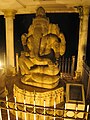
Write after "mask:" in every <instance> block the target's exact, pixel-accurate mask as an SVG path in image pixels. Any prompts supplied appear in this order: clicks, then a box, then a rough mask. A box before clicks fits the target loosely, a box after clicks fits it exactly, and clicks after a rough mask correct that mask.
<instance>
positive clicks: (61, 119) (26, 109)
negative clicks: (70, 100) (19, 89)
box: [0, 96, 90, 120]
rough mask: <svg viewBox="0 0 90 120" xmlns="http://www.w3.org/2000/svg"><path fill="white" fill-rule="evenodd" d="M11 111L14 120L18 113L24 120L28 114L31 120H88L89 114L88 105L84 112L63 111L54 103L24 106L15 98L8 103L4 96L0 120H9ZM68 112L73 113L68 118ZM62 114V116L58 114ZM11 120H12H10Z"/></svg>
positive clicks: (0, 105)
mask: <svg viewBox="0 0 90 120" xmlns="http://www.w3.org/2000/svg"><path fill="white" fill-rule="evenodd" d="M11 106H12V107H11ZM2 110H3V111H6V116H7V117H6V118H7V119H4V117H5V116H4V117H3V114H2ZM11 111H14V112H15V114H14V118H15V120H19V116H18V113H19V112H21V113H22V114H23V116H24V120H28V119H27V115H28V114H33V120H37V119H36V116H37V115H39V116H42V117H43V120H46V118H47V117H50V118H52V120H66V119H73V120H74V119H75V120H76V119H79V120H89V119H88V115H90V112H89V105H87V106H86V110H85V111H80V110H77V108H76V110H70V109H65V108H60V107H57V105H56V103H55V102H54V105H53V106H52V107H46V106H45V101H44V105H43V106H38V105H35V101H34V104H33V105H32V104H26V102H25V100H24V102H23V103H19V102H17V101H16V97H15V98H14V101H13V102H12V101H9V100H8V97H7V96H6V100H0V120H10V119H11V113H12V112H11ZM68 111H69V112H70V111H72V112H73V116H72V117H69V116H68ZM79 112H82V113H84V116H83V118H78V113H79ZM59 113H62V114H59ZM11 120H12V119H11ZM13 120H14V119H13ZM48 120H49V119H48Z"/></svg>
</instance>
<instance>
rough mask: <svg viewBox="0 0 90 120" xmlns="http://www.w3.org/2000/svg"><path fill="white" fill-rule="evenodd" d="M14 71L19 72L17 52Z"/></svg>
mask: <svg viewBox="0 0 90 120" xmlns="http://www.w3.org/2000/svg"><path fill="white" fill-rule="evenodd" d="M16 72H17V73H18V72H19V65H18V53H16Z"/></svg>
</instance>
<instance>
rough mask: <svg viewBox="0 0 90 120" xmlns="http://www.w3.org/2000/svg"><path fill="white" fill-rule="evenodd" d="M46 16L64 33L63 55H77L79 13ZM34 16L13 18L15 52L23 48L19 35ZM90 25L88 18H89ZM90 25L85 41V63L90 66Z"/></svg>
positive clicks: (1, 32)
mask: <svg viewBox="0 0 90 120" xmlns="http://www.w3.org/2000/svg"><path fill="white" fill-rule="evenodd" d="M46 16H47V17H49V19H50V23H54V24H58V25H59V27H60V31H61V32H63V33H64V35H65V38H66V52H65V57H71V56H72V55H75V56H77V53H78V40H79V15H78V13H63V14H61V13H50V14H49V13H47V14H46ZM33 18H35V14H29V15H26V14H25V15H16V16H15V19H14V42H15V44H14V45H15V53H16V52H18V53H19V54H20V51H21V50H22V49H23V48H22V44H21V35H22V34H23V33H27V32H28V28H29V26H30V25H31V24H32V20H33ZM89 26H90V19H89ZM89 32H90V27H89V31H88V41H87V52H86V58H87V64H88V65H89V66H90V55H89V51H90V35H89ZM5 39H6V37H5V19H4V16H0V53H3V52H5V49H6V45H5V44H6V42H5Z"/></svg>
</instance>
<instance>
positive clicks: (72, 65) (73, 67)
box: [71, 56, 75, 76]
mask: <svg viewBox="0 0 90 120" xmlns="http://www.w3.org/2000/svg"><path fill="white" fill-rule="evenodd" d="M74 69H75V56H72V64H71V75H72V76H74Z"/></svg>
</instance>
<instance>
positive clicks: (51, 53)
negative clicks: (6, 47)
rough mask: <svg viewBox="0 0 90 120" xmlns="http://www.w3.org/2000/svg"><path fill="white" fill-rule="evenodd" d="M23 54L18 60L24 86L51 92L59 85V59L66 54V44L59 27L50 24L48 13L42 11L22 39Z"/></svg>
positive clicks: (39, 9) (39, 10)
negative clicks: (50, 90) (45, 89)
mask: <svg viewBox="0 0 90 120" xmlns="http://www.w3.org/2000/svg"><path fill="white" fill-rule="evenodd" d="M21 40H22V45H23V48H24V51H23V52H21V56H20V58H19V66H20V70H21V74H22V75H23V77H22V80H21V81H22V82H23V83H24V84H28V85H33V86H36V87H42V88H48V89H52V88H54V87H56V86H57V85H58V83H59V72H60V70H59V63H58V59H59V57H60V56H62V55H63V54H64V53H65V48H66V45H65V44H66V42H65V37H64V35H63V33H61V32H60V29H59V26H58V25H57V24H52V23H50V22H49V18H47V17H46V13H45V10H44V9H43V8H42V7H39V8H38V9H37V11H36V17H35V18H34V19H33V21H32V24H31V25H30V27H29V28H28V33H27V34H26V33H24V34H23V35H22V36H21Z"/></svg>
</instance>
